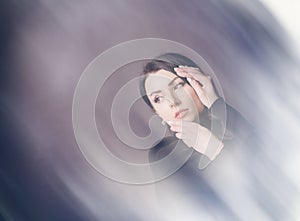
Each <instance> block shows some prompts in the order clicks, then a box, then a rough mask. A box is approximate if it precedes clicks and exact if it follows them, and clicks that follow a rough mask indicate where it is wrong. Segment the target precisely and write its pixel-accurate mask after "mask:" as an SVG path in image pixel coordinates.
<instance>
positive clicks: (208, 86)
mask: <svg viewBox="0 0 300 221" xmlns="http://www.w3.org/2000/svg"><path fill="white" fill-rule="evenodd" d="M174 70H175V71H176V73H177V74H178V75H179V76H180V77H186V78H187V80H188V82H189V83H190V84H191V86H192V87H193V88H194V90H195V91H196V93H197V95H198V97H199V99H200V101H201V102H202V103H203V104H204V105H205V106H206V107H207V108H210V107H211V106H212V104H213V103H214V102H215V101H216V100H217V99H218V97H219V96H218V94H217V92H216V91H215V88H214V86H213V83H212V79H211V77H210V76H206V75H204V74H203V73H201V72H200V70H199V68H194V67H187V66H179V67H178V68H174Z"/></svg>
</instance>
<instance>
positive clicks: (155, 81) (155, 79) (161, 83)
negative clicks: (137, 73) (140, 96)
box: [145, 69, 177, 93]
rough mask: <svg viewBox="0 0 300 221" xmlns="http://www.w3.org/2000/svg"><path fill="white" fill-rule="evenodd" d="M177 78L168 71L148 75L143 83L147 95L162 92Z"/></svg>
mask: <svg viewBox="0 0 300 221" xmlns="http://www.w3.org/2000/svg"><path fill="white" fill-rule="evenodd" d="M176 77H177V76H176V75H175V74H173V73H172V72H170V71H166V70H163V69H161V70H159V71H157V72H154V73H151V74H149V75H148V77H147V79H146V81H145V89H146V92H147V93H151V92H152V91H155V90H163V89H165V88H166V89H167V88H168V87H169V83H170V82H171V81H172V80H173V79H174V78H176Z"/></svg>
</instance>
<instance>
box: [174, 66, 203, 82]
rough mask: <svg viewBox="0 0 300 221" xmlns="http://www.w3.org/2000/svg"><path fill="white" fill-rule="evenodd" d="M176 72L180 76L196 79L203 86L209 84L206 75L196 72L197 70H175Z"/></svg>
mask: <svg viewBox="0 0 300 221" xmlns="http://www.w3.org/2000/svg"><path fill="white" fill-rule="evenodd" d="M174 70H175V71H176V73H177V74H178V76H180V77H186V78H191V79H195V80H196V81H198V82H199V83H200V84H201V85H202V86H203V85H205V84H206V83H207V81H208V80H209V78H208V77H207V76H205V75H204V74H202V73H201V72H200V71H195V70H192V71H191V70H190V71H188V70H184V69H183V68H174Z"/></svg>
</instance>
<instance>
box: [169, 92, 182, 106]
mask: <svg viewBox="0 0 300 221" xmlns="http://www.w3.org/2000/svg"><path fill="white" fill-rule="evenodd" d="M169 102H170V107H172V108H173V107H175V106H178V105H180V104H181V101H180V99H179V98H178V97H177V96H176V94H175V93H172V92H171V93H170V96H169Z"/></svg>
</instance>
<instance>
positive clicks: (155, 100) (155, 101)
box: [153, 96, 163, 103]
mask: <svg viewBox="0 0 300 221" xmlns="http://www.w3.org/2000/svg"><path fill="white" fill-rule="evenodd" d="M162 99H163V97H162V96H157V97H155V98H154V100H153V101H154V103H159V102H161V101H162Z"/></svg>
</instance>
